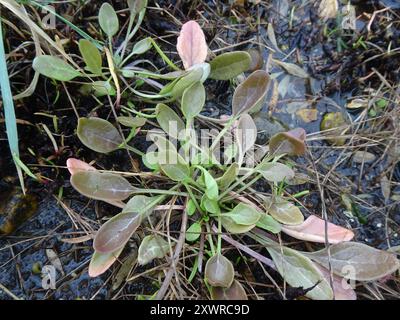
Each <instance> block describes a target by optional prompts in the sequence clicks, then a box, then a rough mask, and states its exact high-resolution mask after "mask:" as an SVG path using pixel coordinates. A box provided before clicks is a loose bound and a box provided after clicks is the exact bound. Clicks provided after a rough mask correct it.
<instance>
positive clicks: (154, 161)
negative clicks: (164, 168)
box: [142, 151, 160, 171]
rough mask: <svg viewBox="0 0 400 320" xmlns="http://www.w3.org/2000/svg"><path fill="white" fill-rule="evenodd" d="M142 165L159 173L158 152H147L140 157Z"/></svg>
mask: <svg viewBox="0 0 400 320" xmlns="http://www.w3.org/2000/svg"><path fill="white" fill-rule="evenodd" d="M142 161H143V164H144V165H145V166H146V167H147V168H149V169H151V170H154V171H159V170H160V166H159V165H158V152H155V151H148V152H146V153H145V154H144V155H143V156H142Z"/></svg>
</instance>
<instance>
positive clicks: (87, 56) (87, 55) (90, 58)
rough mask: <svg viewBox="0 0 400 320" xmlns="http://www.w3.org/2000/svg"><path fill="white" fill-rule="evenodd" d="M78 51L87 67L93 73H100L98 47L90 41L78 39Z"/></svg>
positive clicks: (100, 60) (100, 63)
mask: <svg viewBox="0 0 400 320" xmlns="http://www.w3.org/2000/svg"><path fill="white" fill-rule="evenodd" d="M79 51H80V53H81V55H82V58H83V61H85V64H86V67H87V69H88V70H89V71H90V72H93V73H94V74H97V75H101V74H102V70H101V67H102V59H101V54H100V51H99V49H97V47H96V46H95V45H94V44H93V43H92V42H91V41H89V40H87V39H81V40H79Z"/></svg>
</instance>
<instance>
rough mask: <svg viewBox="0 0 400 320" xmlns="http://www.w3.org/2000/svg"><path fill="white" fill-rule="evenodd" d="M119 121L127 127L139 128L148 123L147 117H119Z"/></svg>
mask: <svg viewBox="0 0 400 320" xmlns="http://www.w3.org/2000/svg"><path fill="white" fill-rule="evenodd" d="M117 121H118V122H119V123H120V124H122V125H123V126H125V127H130V128H138V127H142V126H144V125H145V124H146V118H142V117H124V116H121V117H118V118H117Z"/></svg>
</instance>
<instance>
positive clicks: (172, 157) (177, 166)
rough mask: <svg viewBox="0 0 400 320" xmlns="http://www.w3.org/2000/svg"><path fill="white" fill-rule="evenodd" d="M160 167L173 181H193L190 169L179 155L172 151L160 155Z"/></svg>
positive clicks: (162, 152)
mask: <svg viewBox="0 0 400 320" xmlns="http://www.w3.org/2000/svg"><path fill="white" fill-rule="evenodd" d="M158 157H159V158H158V160H159V163H158V164H159V166H160V168H161V170H162V171H163V172H164V173H165V174H166V175H167V176H168V177H169V178H170V179H172V180H174V181H177V182H187V181H189V180H190V179H191V177H190V168H189V166H188V164H187V163H186V162H185V160H184V159H183V158H182V157H181V155H180V154H179V153H175V152H173V151H172V150H168V151H161V152H159V153H158Z"/></svg>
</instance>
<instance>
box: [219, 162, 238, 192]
mask: <svg viewBox="0 0 400 320" xmlns="http://www.w3.org/2000/svg"><path fill="white" fill-rule="evenodd" d="M238 173H239V165H238V164H237V163H236V162H234V163H232V164H231V165H230V166H229V168H228V169H226V171H225V172H224V174H223V175H222V177H219V178H217V179H216V181H217V183H218V185H219V188H220V189H221V190H225V189H226V188H228V187H229V186H230V185H231V184H232V183H233V182H234V181H235V180H236V178H237V175H238Z"/></svg>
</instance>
